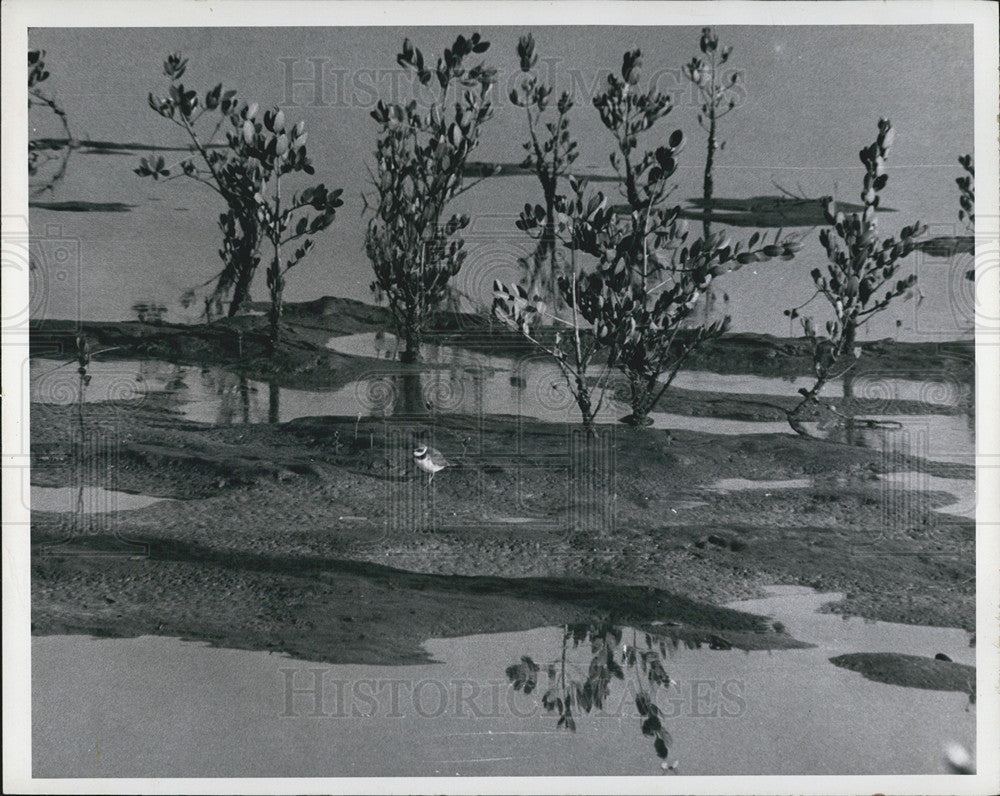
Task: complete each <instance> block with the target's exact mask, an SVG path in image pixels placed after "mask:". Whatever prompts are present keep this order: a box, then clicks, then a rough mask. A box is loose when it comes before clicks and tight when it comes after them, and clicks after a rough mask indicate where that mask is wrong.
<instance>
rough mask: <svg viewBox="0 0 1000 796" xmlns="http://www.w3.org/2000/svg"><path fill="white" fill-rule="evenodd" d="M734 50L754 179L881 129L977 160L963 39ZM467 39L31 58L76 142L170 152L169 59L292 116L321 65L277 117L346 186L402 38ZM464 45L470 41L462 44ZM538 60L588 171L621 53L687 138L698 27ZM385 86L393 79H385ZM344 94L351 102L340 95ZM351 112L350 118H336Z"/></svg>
mask: <svg viewBox="0 0 1000 796" xmlns="http://www.w3.org/2000/svg"><path fill="white" fill-rule="evenodd" d="M718 30H719V33H720V35H721V37H722V39H723V41H724V42H727V43H730V44H732V46H733V56H732V58H731V61H730V65H731V66H732V67H734V68H735V69H739V70H741V71H743V72H744V77H745V92H746V96H745V99H744V103H743V105H742V106H741V107H740V109H739V110H738V112H735V113H733V114H732V115H731V116H730V117H729V119H728V120H727V123H726V126H725V127H724V128H723V129H724V132H725V131H727V132H729V133H731V135H729V136H728V137H729V138H731V139H732V141H731V143H730V144H729V147H730V148H729V150H727V151H728V153H729V154H728V157H726V156H724V157H722V158H721V160H722V161H723V163H724V162H725V161H727V160H744V159H746V160H748V161H750V162H752V163H753V164H754V165H757V166H785V167H787V166H814V167H815V166H824V165H834V166H836V165H842V164H843V163H844V161H845V160H851V159H853V158H854V153H855V152H856V151H857V149H858V147H859V143H858V142H864V141H867V139H868V138H871V136H872V129H873V126H874V123H875V120H876V119H877V118H878V116H879V115H884V116H889V117H890V118H892V120H893V122H894V123H895V125H896V127H897V131H898V132H897V135H898V140H899V142H900V143H899V146H898V149H897V151H896V152H895V153H894V155H893V159H894V161H895V162H896V163H897V164H899V165H903V164H912V165H930V164H937V163H944V162H947V163H949V164H951V163H952V162H954V159H955V157H957V156H958V154H961V153H963V152H966V151H970V149H971V146H972V124H971V111H972V39H971V31H972V29H971V26H964V27H963V26H948V27H944V26H937V27H933V28H932V27H924V26H912V27H908V26H898V27H892V28H886V27H881V28H875V27H865V26H848V27H820V26H810V27H740V28H724V27H723V28H718ZM459 32H462V31H460V30H458V29H451V28H416V29H414V28H411V29H407V30H404V29H397V28H312V29H307V28H263V29H262V28H258V29H248V28H208V29H204V28H203V29H188V28H172V29H128V28H126V29H116V30H108V29H77V30H65V29H62V30H56V29H45V30H40V29H36V30H34V31H32V34H31V45H32V46H33V47H43V48H45V49H46V50H47V51H48V58H47V61H48V63H49V67H50V71H51V72H52V75H53V76H52V78H51V80H50V82H49V84H48V87H49V88H50V89H51V90H53V91H54V92H55V93H56V94H57V95H58V97H59V100H60V102H61V103H62V104H63V105H64V107H65V109H66V110H67V112H68V113H69V117H70V119H71V121H72V123H73V130H74V133H75V134H78V135H79V134H86V135H88V136H91V137H93V138H99V139H110V140H124V141H133V140H142V141H164V140H165V139H167V138H168V137H169V132H170V129H169V125H167V124H165V123H164V122H163V120H161V119H159V118H158V117H157V116H156V115H155V114H153V113H152V111H151V110H150V109H149V108H148V107H147V105H146V102H145V99H146V94H147V92H148V91H150V90H154V91H155V90H161V91H162V89H163V87H164V86H165V84H166V79H165V78H164V76H163V74H162V72H161V68H160V67H161V63H162V61H163V58H164V56H165V55H166V54H167V53H170V52H173V51H180V52H183V53H184V54H185V55H187V56H188V57H189V58H190V63H189V66H188V71H187V74H186V75H185V78H184V81H185V83H186V84H188V85H190V86H192V87H199V88H208V87H210V86H211V85H214V83H215V82H218V81H222V82H224V83H225V85H227V86H231V87H233V88H236V89H238V90H239V91H240V92H241V94H242V95H243V96H245V97H248V98H250V99H252V100H255V101H258V102H260V103H261V105H264V106H266V105H273V104H279V103H280V104H283V105H284V106H285V107H286V111H287V109H288V108H289V107H290V106H291V105H292V103H291V102H290V99H292V98H288V97H285V96H284V95H285V88H286V76H287V69H288V68H289V67H288V66H286V63H287V61H286V62H283V60H282V59H296V62H295V63H294V65H293V66H292V67H291V68H292V69H294V75H295V77H297V78H301V77H307V76H309V75H311V74H312V70H313V64H312V63H310V62H308V60H307V59H323V66H324V73H325V74H324V89H325V91H324V94H325V97H324V99H325V102H326V103H327V106H326V107H308V106H305V103H307V102H311V101H312V100H313V93H314V92H313V89H312V87H311V86H302V87H299V88H298V89H296V95H295V97H294V99H296V100H298V101H299V102H300V103H302V104H303V106H304V107H301V108H295V109H294V110H292V111H291V112H290V113H288V114H286V115H291V116H292V117H298V116H301V117H304V118H305V119H306V123H307V127H308V129H309V130H310V131H311V136H310V137H311V142H310V149H312V150H314V151H315V152H316V155H317V157H316V160H317V162H320V161H321V160H325V158H321V157H319V156H325V155H327V154H329V155H331V156H334V157H335V158H336V160H337V161H339V163H337V164H336V165H334V164H331V171H332V172H333V173H334V174H335V176H338V177H339V176H340V175H341V174H342V175H343V177H342V178H341V179H343V178H346V177H348V176H356V175H357V173H358V172H357V168H358V165H359V160H360V156H363V155H364V154H365V153H367V152H368V151H369V150H370V149H371V143H372V135H373V133H374V131H375V123H374V122H373V121H372V120H371V119H369V118H368V116H367V114H368V111H369V110H370V109H371V106H372V104H373V101H374V99H375V96H376V93H378V94H379V95H381V96H383V97H389V96H390V95H391V92H392V85H393V83H394V82H396V83H397V85H398V86H399V87H400V89H401V91H400V94H401V96H403V97H404V98H409V97H412V96H413V91H412V86H413V83H412V81H410V80H409V79H408V78H403V77H401V76H400V70H399V69H398V67H397V65H396V62H395V54H396V53H397V52H398V50H399V45H400V44H401V42H402V40H403V38H404V36H409V37H410V38H411V39H412V40H413V41H414V43H415V44H416V45H417V46H419V47H421V48H422V49H423V50H424V52H425V54H426V55H431V54H437V53H439V52H440V50H441V49H442V47H444V46H446V45H447V44H450V43H451V41H452V40H453V38H454V36H455V35H456V34H457V33H459ZM464 32H466V33H469V32H471V31H468V30H466V31H464ZM481 32H482V34H483V35H484V37H485V38H487V39H488V40H490V41H491V42H492V47H491V49H490V50H489V51H488V53H486V55H485V56H484V58H486V60H488V62H489V63H491V64H493V65H495V66H496V67H497V68H498V69H499V70H500V72H501V81H502V82H501V85H502V86H504V87H505V86H506V83H505V82H504V81H506V80H507V79H508V78H510V77H511V76H512V75H513V73H514V72H516V69H517V60H516V55H515V52H514V48H515V45H516V41H517V37H518V35H520V34H522V33H524V32H525V30H523V29H519V28H498V29H491V28H483V29H482V30H481ZM532 32H533V33H534V35H535V38H536V41H537V51H538V53H539V55H540V56H541V57H542V58H544V59H552V60H551V64H552V67H551V69H552V71H551V74H553V75H554V76H555V78H556V83H557V86H558V87H559V89H560V90H562V89H574V94H575V95H576V97H577V104H578V112H577V114H576V116H577V118H576V119H574V123H575V124H576V125H577V129H578V130H579V131H580V133H581V141H582V144H583V148H584V152H585V156H584V160H585V161H587V162H591V161H592V162H594V163H600V164H601V165H603V164H604V163H606V159H605V155H604V152H606V151H607V140H606V136H603V135H597V136H588V135H586V134H585V131H586V130H587V129H588V128H590V129H593V130H595V131H596V130H597V120H596V113H595V111H594V110H593V108H592V107H590V106H589V98H588V97H584V96H583V91H582V90H581V89H582V87H584V86H586V88H587V94H592V93H593V92H592V90H591V87H592V86H594V85H600V83H601V82H603V77H604V75H605V74H606V73H607V72H608V71H612V70H613V71H617V69H618V67H619V65H620V63H621V55H622V52H623V51H624V50H626V49H629V48H632V47H636V46H638V47H641V48H642V50H643V53H644V60H645V64H644V73H645V75H646V77H647V78H653V77H655V78H656V80H657V85H659V86H661V87H662V89H663V90H665V91H667V92H668V93H676V105H677V107H676V110H675V111H674V112H673V113H672V114H671V115H670V117H669V121H668V124H673V125H676V126H679V127H682V128H684V129H685V130H687V131H689V134H693V135H697V132H696V126H695V119H694V114H695V110H696V109H695V108H694V107H693V103H692V102H691V101H690V90H689V89H688V87H687V86H686V85H685V83H684V82H683V80H680V79H679V73H678V70H679V67H680V66H681V64H683V63H684V62H686V61H687V60H688V59H690V58H691V56H693V55H695V54H697V53H698V48H697V44H698V33H699V29H698V28H693V27H670V28H632V27H621V28H610V29H609V28H552V27H537V26H536V27H534V28H533V29H532ZM392 73H395V77H393V75H392ZM341 87H343V88H345V89H346V90H344V91H342V90H340V89H341ZM506 93H507V92H506V91H504V92H503V94H502V95H501V96H500V97H498V102H497V103H496V104H497V113H496V117H495V119H494V121H493V123H492V124H491V126H490V129H489V130H488V131H487V132H486V133H484V136H483V144H484V146H483V151H482V154H483V156H484V157H487V156H490V157H492V156H496V157H506V158H511V159H513V158H518V157H519V153H520V148H519V142H520V140H521V139H522V137H523V131H522V130H521V126H522V118H521V116H520V115H519V112H518V109H516V108H514V107H512V106H511V105H510V104H509V102H507V100H506ZM345 105H346V106H347V107H345Z"/></svg>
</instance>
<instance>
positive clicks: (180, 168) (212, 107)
mask: <svg viewBox="0 0 1000 796" xmlns="http://www.w3.org/2000/svg"><path fill="white" fill-rule="evenodd" d="M187 63H188V61H187V59H186V58H184V57H182V56H181V55H180V54H179V53H174V54H172V55H170V56H168V57H167V59H166V60H165V61H164V62H163V73H164V74H165V75H166V76H167V77H168V78H169V79H170V84H169V87H168V93H167V96H166V97H157V96H155V95H153V94H152V93H150V95H149V106H150V107H151V108H152V109H153V110H154V111H155V112H156V113H158V114H159V115H160V116H162V117H163V118H164V119H167V120H168V121H170V122H172V123H173V124H175V125H176V126H177V127H179V128H181V129H182V130H183V131H184V134H185V136H186V137H187V139H188V142H189V144H190V146H191V147H192V149H193V150H194V153H195V157H188V158H184V159H183V160H182V161H181V162H180V163H179V164H178V165H177V166H169V167H168V166H167V164H166V162H165V160H164V158H163V157H162V156H156V157H151V158H143V159H142V160H141V161H140V164H139V167H138V168H137V169H136V170H135V173H136V174H138V175H140V176H142V177H152V178H153V179H154V180H161V179H162V180H164V181H168V180H173V179H181V178H187V179H190V180H193V181H195V182H198V183H201V184H202V185H205V186H206V187H208V188H209V189H210V190H212V191H215V193H217V194H219V196H221V197H222V199H223V200H224V201H225V203H226V212H225V213H222V214H220V216H219V229H220V230H221V232H222V240H223V243H222V248H221V249H220V250H219V256H220V257H221V258H222V262H223V267H222V271H221V272H220V273H219V274H218V275H217V276H216V277H214V278H213V279H212V280H210V282H212V281H214V282H215V288H214V289H213V291H212V295H211V296H210V297H209V299H208V300H207V301H206V315H207V316H208V319H209V320H211V310H212V308H213V307H218V306H220V305H221V303H222V301H223V300H224V299H225V298H227V297H229V296H230V294H231V300H230V303H229V315H230V316H234V315H237V314H239V313H240V312H243V311H244V309H245V308H246V307H247V305H248V304H249V302H250V284H251V282H252V281H253V276H254V274H255V273H256V270H257V266H258V265H260V256H259V250H260V244H261V234H260V232H261V231H260V225H259V224H258V223H257V218H256V216H257V210H256V205H255V203H254V201H253V195H254V194H255V193H256V190H257V189H256V185H255V183H254V175H253V173H252V170H251V169H249V168H247V166H248V165H249V164H245V163H243V162H242V161H241V159H240V157H239V155H238V153H237V152H235V151H234V150H233V149H232V147H229V146H226V144H224V143H220V141H219V139H218V136H219V133H220V131H223V128H227V127H228V128H233V129H239V127H240V126H242V121H243V119H242V116H241V114H242V113H243V112H244V111H246V110H248V109H247V107H246V106H245V105H241V104H240V102H239V101H238V100H237V99H236V92H235V91H233V90H228V91H225V90H223V87H222V84H221V83H220V84H218V85H216V86H215V87H214V88H212V89H210V90H208V91H206V92H205V93H204V99H199V95H198V93H197V92H196V91H192V90H190V89H188V88H186V87H185V86H184V84H183V83H182V82H181V78H182V77H183V76H184V73H185V71H186V70H187ZM253 107H254V112H256V110H255V109H256V105H255V106H253ZM193 299H194V291H189V292H188V294H186V295H185V297H184V302H185V303H186V304H187V303H190V302H191V301H193Z"/></svg>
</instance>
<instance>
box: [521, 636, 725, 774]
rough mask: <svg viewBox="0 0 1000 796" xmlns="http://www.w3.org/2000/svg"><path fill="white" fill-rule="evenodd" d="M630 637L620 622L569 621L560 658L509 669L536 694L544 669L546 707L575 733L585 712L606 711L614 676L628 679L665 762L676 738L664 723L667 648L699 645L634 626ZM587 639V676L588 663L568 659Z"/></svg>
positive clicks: (642, 722)
mask: <svg viewBox="0 0 1000 796" xmlns="http://www.w3.org/2000/svg"><path fill="white" fill-rule="evenodd" d="M626 635H629V634H627V633H626V632H625V630H624V629H623V628H622V627H621V626H619V625H615V624H612V623H611V622H609V621H607V620H601V621H592V622H581V623H577V624H571V625H565V626H564V627H563V634H562V649H561V651H560V654H559V657H558V659H557V660H555V661H553V662H551V663H548V664H544V665H539V664H538V663H536V662H535V661H534V660H532V659H531V658H530V657H529V656H527V655H524V656H522V657H521V660H520V661H519V662H518V663H515V664H513V665H511V666H508V667H507V678H508V679H509V680H510V682H511V686H512V687H513V688H514V689H515V690H516V691H521V692H523V693H525V694H531V693H532V692H534V691H535V690H536V689H537V688H538V685H539V683H538V679H539V674H540V673H541V672H544V674H545V677H546V685H547V688H546V690H545V691H544V693H543V694H542V698H541V702H542V706H543V707H544V708H545V709H546V711H548V712H549V713H555V714H556V715H558V717H559V719H558V721H557V722H556V726H557V727H563V728H565V729H568V730H570V731H573V732H575V731H576V721H577V719H578V718H579V717H580V716H581V715H586V714H588V713H590V712H591V711H594V710H603V709H604V706H605V704H606V703H607V700H608V698H609V696H610V694H611V682H612V680H621V681H623V683H625V684H626V686H627V687H630V688H631V690H632V691H633V692H634V694H635V706H636V709H637V710H638V712H639V727H640V730H641V731H642V734H643V735H644V736H646V737H648V738H651V739H652V743H653V749H654V750H655V752H656V754H657V756H658V757H660V758H662V759H663V760H666V759H667V758H668V756H669V754H670V746H671V744H672V739H671V736H670V732H669V731H668V730H667V728H666V727H665V726H664V714H663V710H662V709H661V708H660V706H659V704H658V699H659V697H660V696H661V695H662V694H664V693H665V692H666V690H667V689H668V688H669V687H670V685H671V682H672V681H671V679H670V675H668V674H667V672H666V669H665V668H664V666H663V661H664V659H665V658H666V656H667V646H668V645H670V646H671V647H672V648H674V649H676V648H677V647H678V646H679V645H680V644H682V643H683V644H685V645H686V646H688V647H697V646H699V644H698V642H696V641H691V640H689V639H686V638H681V637H679V636H678V635H677V634H672V633H667V634H665V635H662V636H659V635H657V636H654V635H652V634H650V633H646V632H643V631H637V630H635V629H632V630H631V632H630V635H631V638H630V639H628V640H627V641H625V642H623V640H622V639H623V636H626ZM588 643H589V645H590V652H591V657H590V662H589V665H588V666H587V669H586V673H585V675H583V674H582V672H583V667H582V666H581V665H580V664H574V663H572V662H571V661H569V660H567V655H568V653H569V651H570V649H571V647H572V648H573V649H576V648H577V647H580V646H582V645H584V644H588ZM713 646H714V645H713ZM581 675H582V676H581ZM627 675H628V680H627V681H626V676H627ZM670 768H671V769H672V768H673V766H671V767H670Z"/></svg>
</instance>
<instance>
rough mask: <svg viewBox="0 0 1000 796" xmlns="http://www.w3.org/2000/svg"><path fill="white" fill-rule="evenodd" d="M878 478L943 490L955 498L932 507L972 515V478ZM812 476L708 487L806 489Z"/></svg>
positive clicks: (721, 482) (724, 482) (910, 486)
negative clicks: (944, 503)
mask: <svg viewBox="0 0 1000 796" xmlns="http://www.w3.org/2000/svg"><path fill="white" fill-rule="evenodd" d="M879 479H880V480H882V481H884V482H886V483H888V484H892V485H893V486H896V487H899V488H900V489H901V490H908V491H915V492H922V493H928V492H946V493H948V494H950V495H951V496H952V497H953V498H954V499H955V500H954V502H953V503H948V504H946V505H944V506H939V507H938V508H936V509H934V511H937V512H939V513H941V514H951V515H954V516H956V517H965V518H967V519H971V520H974V519H975V518H976V482H975V481H974V480H972V479H968V478H940V477H938V476H933V475H928V474H927V473H920V472H914V471H909V472H895V473H887V474H885V475H880V476H879ZM814 483H815V479H812V478H787V479H782V480H772V481H766V480H761V481H755V480H751V479H749V478H720V479H719V480H718V481H716V482H715V483H713V484H711V485H710V486H709V487H708V489H711V490H712V491H715V492H741V491H757V492H763V493H764V494H765V496H769V495H770V493H771V492H779V491H782V490H785V489H808V488H809V487H811V486H813V485H814Z"/></svg>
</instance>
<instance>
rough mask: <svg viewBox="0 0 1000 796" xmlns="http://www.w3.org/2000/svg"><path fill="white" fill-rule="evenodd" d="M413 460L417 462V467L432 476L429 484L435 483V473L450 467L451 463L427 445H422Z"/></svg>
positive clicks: (414, 453) (415, 452)
mask: <svg viewBox="0 0 1000 796" xmlns="http://www.w3.org/2000/svg"><path fill="white" fill-rule="evenodd" d="M413 458H414V459H416V460H417V467H419V468H420V469H421V470H423V471H424V472H428V473H430V474H431V477H430V479H429V480H428V481H427V483H428V484H430V483H431V482H433V481H434V473H436V472H438V471H439V470H443V469H444V468H445V467H448V466H450V462H449V461H448V460H447V459H446V458H444V456H443V455H441V451H439V450H436V449H434V448H429V447H428V446H426V445H421V446H420V447H419V448H417V449H416V450H415V451H413Z"/></svg>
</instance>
